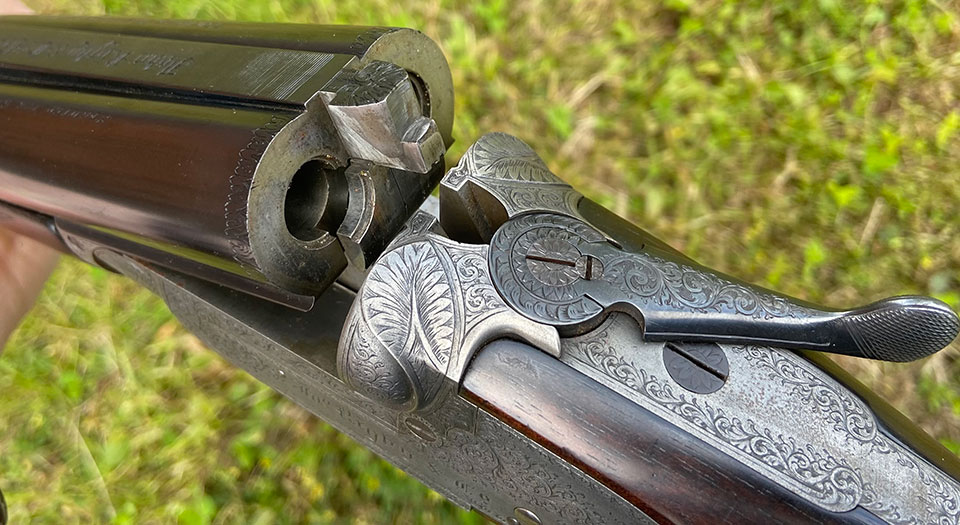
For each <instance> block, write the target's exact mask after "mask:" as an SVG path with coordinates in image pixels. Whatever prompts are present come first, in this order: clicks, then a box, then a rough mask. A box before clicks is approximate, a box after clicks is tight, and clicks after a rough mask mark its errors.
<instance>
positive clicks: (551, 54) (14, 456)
mask: <svg viewBox="0 0 960 525" xmlns="http://www.w3.org/2000/svg"><path fill="white" fill-rule="evenodd" d="M32 6H33V7H35V8H37V9H38V10H40V11H42V12H46V13H75V14H76V13H82V14H111V15H137V16H151V17H176V18H218V19H243V20H261V21H268V22H282V21H298V22H317V23H352V24H384V25H399V26H409V27H415V28H418V29H420V30H422V31H424V32H426V33H427V34H428V35H430V36H431V37H433V38H434V39H435V40H437V41H438V42H439V43H440V45H441V47H442V48H443V49H444V51H445V52H446V53H447V57H448V60H449V61H450V63H451V66H452V68H453V72H454V81H455V84H456V93H457V97H458V98H457V117H456V130H455V131H456V137H457V138H458V142H457V143H456V144H455V145H454V147H453V148H452V149H451V151H450V156H449V160H450V161H451V162H453V161H455V160H456V159H458V158H459V156H460V154H462V152H463V151H464V149H466V147H467V146H469V144H470V143H471V142H472V141H473V140H475V139H476V138H477V137H479V135H481V134H482V133H483V132H486V131H492V130H501V131H506V132H509V133H513V134H516V135H518V136H520V137H522V138H524V139H525V140H526V141H528V142H529V143H530V144H531V145H532V146H534V148H535V149H537V150H538V151H540V152H541V153H542V155H543V156H544V158H545V159H546V160H547V162H548V164H550V166H551V167H552V168H553V169H554V170H555V171H556V172H557V173H560V174H562V175H563V176H564V177H565V178H567V180H569V181H570V182H571V183H573V184H574V185H576V186H577V187H579V188H580V189H582V190H583V191H584V192H585V193H587V194H588V195H589V196H591V197H593V198H595V199H598V200H599V201H600V202H602V203H604V204H605V205H607V206H609V207H611V208H613V209H614V210H616V211H617V212H618V213H620V214H622V215H624V216H626V217H628V218H630V219H632V220H634V221H637V222H638V223H640V224H641V225H643V226H644V227H646V228H648V229H650V230H652V231H654V232H655V233H657V234H658V235H660V236H661V237H663V238H665V239H667V240H668V241H669V242H671V243H672V244H674V245H675V246H677V247H679V248H682V249H683V250H685V251H687V252H688V253H690V254H691V255H692V256H694V257H695V258H697V259H699V260H700V261H702V262H704V263H707V264H710V265H712V266H715V267H718V268H720V269H722V270H725V271H727V272H730V273H733V274H736V275H738V276H740V277H743V278H745V279H748V280H751V281H754V282H757V283H760V284H763V285H766V286H770V287H775V288H778V289H780V290H783V291H784V292H787V293H790V294H793V295H797V296H800V297H804V298H807V299H810V300H814V301H820V302H825V303H827V304H830V305H835V306H844V305H851V304H854V303H863V302H867V301H871V300H874V299H877V298H880V297H882V296H885V295H891V294H898V293H925V294H931V295H934V296H936V297H939V298H941V299H943V300H945V301H946V302H948V303H950V304H951V306H953V307H954V308H955V309H960V109H958V108H960V104H958V101H960V92H958V89H960V52H958V49H960V21H958V16H960V9H958V5H957V3H956V2H920V1H913V0H908V1H871V2H865V3H855V2H840V1H836V0H820V1H817V2H797V3H792V2H790V3H787V2H784V3H782V4H771V3H767V2H757V1H754V2H718V1H707V2H692V1H689V2H688V1H683V0H670V1H668V2H666V3H664V4H661V3H657V2H649V1H647V2H627V1H620V0H582V1H579V2H574V3H572V4H570V5H567V6H564V7H563V8H558V7H557V6H556V5H554V4H553V3H551V2H545V1H542V0H521V1H519V2H515V3H508V2H506V1H505V0H482V1H475V2H451V1H438V0H426V1H423V2H419V3H416V4H411V5H409V6H403V5H401V3H400V2H391V1H387V0H355V1H353V2H338V3H333V2H309V1H303V0H274V1H270V2H261V1H257V0H233V1H224V0H219V1H218V0H172V1H162V0H143V1H135V2H121V1H118V0H109V1H105V2H96V1H80V2H66V1H64V0H38V1H35V2H32ZM958 357H960V349H958V348H957V347H956V345H955V346H953V347H951V348H949V349H948V350H946V351H944V352H941V353H940V354H938V355H937V356H935V357H933V358H931V359H928V360H926V361H923V362H920V363H916V364H910V365H894V364H878V363H871V362H863V361H858V360H855V359H842V360H840V362H841V364H842V365H843V366H845V367H846V368H847V369H849V370H851V371H853V372H854V373H855V374H856V375H857V376H858V377H859V378H860V379H861V380H863V381H865V382H866V383H867V384H869V385H870V386H872V387H873V388H875V389H877V390H878V392H879V393H880V394H882V395H883V396H884V397H886V398H887V399H888V400H890V401H891V402H892V403H893V404H894V405H895V406H896V407H897V408H899V409H900V410H902V411H904V412H905V413H907V414H908V415H909V416H910V417H911V418H913V419H914V420H915V421H917V422H918V423H919V424H920V425H921V426H923V427H924V428H925V429H926V430H927V431H929V432H931V433H932V434H933V435H934V436H936V437H937V438H939V439H940V440H941V441H942V442H943V443H944V444H946V445H947V446H948V447H949V448H951V449H952V450H953V451H954V452H957V451H960V360H958ZM0 450H2V451H3V454H2V455H0V483H2V487H3V489H4V492H5V493H6V494H7V496H8V499H9V501H10V504H11V507H12V508H11V510H12V512H13V520H14V523H21V522H23V523H26V522H29V523H93V522H110V521H111V520H112V521H113V522H115V523H172V522H176V521H179V522H180V523H184V524H189V525H192V524H206V523H263V524H266V523H391V522H392V523H448V522H455V521H461V522H467V523H469V522H476V521H478V518H476V517H475V516H472V515H469V514H467V513H464V512H461V511H459V510H457V509H455V508H453V507H452V506H451V505H450V504H449V503H447V502H445V501H443V500H442V498H440V497H439V496H437V495H436V494H435V493H433V492H431V491H429V490H427V489H425V488H423V487H422V486H420V485H418V484H417V483H416V482H414V481H412V480H411V479H409V478H407V477H406V476H405V475H403V474H402V473H400V472H398V471H396V470H394V469H392V468H391V467H389V466H388V465H386V464H385V463H384V462H382V461H380V460H378V459H376V458H375V457H373V456H372V455H371V454H370V453H368V452H366V451H364V450H363V449H360V448H358V447H356V446H355V445H354V444H352V443H351V442H350V440H348V439H346V438H344V437H343V436H340V435H339V434H337V433H336V432H335V431H333V430H331V429H330V427H328V426H327V425H325V424H323V423H321V422H318V421H316V420H315V419H313V418H311V417H310V416H308V415H307V414H306V413H305V412H304V411H303V410H301V409H299V408H297V407H296V406H294V405H293V404H291V403H290V402H288V401H286V400H285V399H283V398H282V397H281V396H279V395H277V394H275V393H272V392H271V391H269V389H267V388H266V387H264V386H262V385H260V384H258V383H257V382H256V381H254V380H253V379H251V378H250V377H249V376H248V375H246V374H245V373H243V372H240V371H237V370H235V369H232V368H231V367H229V366H228V365H227V364H226V363H225V362H224V361H222V360H221V359H220V358H219V357H217V356H216V354H213V353H211V352H210V351H208V350H206V349H204V348H203V347H202V346H201V345H200V344H199V343H198V342H197V340H196V339H195V338H193V337H192V336H191V335H189V334H187V333H186V332H185V331H184V330H183V329H182V328H181V327H180V326H179V325H178V324H177V323H176V321H174V320H173V319H172V318H171V316H170V314H169V313H168V312H167V310H166V308H165V307H164V306H163V304H162V303H161V302H160V301H159V300H157V299H155V298H153V297H151V296H150V295H149V294H147V293H146V292H144V291H143V290H139V289H137V287H136V286H134V285H132V284H131V283H129V282H127V281H125V280H123V279H121V278H118V277H115V276H112V275H109V274H106V273H105V272H102V271H99V270H96V269H90V268H86V267H83V266H82V265H80V264H79V263H77V262H75V261H65V262H64V263H63V264H62V265H61V267H60V268H59V270H58V271H57V273H56V274H55V276H54V278H53V279H51V281H50V282H49V283H48V285H47V287H46V290H45V292H44V295H43V296H42V298H41V299H40V301H39V303H38V305H37V307H36V309H35V310H34V312H33V313H32V314H31V316H30V317H29V318H28V319H27V320H26V321H25V323H24V324H23V326H22V327H21V328H20V329H19V331H18V332H17V333H16V334H15V335H14V337H13V338H12V340H11V341H10V343H9V344H8V346H7V348H6V353H5V354H4V355H3V357H2V358H0Z"/></svg>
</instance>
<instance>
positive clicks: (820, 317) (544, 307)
mask: <svg viewBox="0 0 960 525" xmlns="http://www.w3.org/2000/svg"><path fill="white" fill-rule="evenodd" d="M441 184H442V186H441V221H442V222H443V226H444V229H445V230H446V231H447V232H448V233H455V232H465V234H464V236H470V234H472V236H473V237H480V238H481V239H482V240H484V241H489V242H490V249H489V252H488V262H489V267H490V274H491V278H492V280H493V284H494V286H495V287H496V289H497V291H498V292H499V293H500V295H501V296H502V297H503V298H504V300H505V301H506V303H507V304H508V305H510V306H511V307H512V308H513V309H515V310H516V311H517V312H519V313H521V314H523V315H524V316H525V317H527V318H529V319H531V320H534V321H537V322H539V323H543V324H546V325H551V326H554V327H556V328H557V329H558V331H559V332H560V334H561V335H564V336H571V335H576V334H579V333H583V332H585V331H588V330H590V329H592V328H593V327H595V326H597V325H598V324H599V323H600V322H601V321H602V320H603V318H604V317H605V315H606V314H607V313H609V312H611V311H622V312H627V313H629V314H631V315H632V316H633V317H634V318H636V319H637V321H638V322H639V323H640V325H641V328H642V330H643V337H644V339H646V340H648V341H701V342H702V341H708V342H718V343H732V344H737V343H740V344H763V345H770V346H776V347H780V348H790V349H809V350H819V351H824V352H832V353H837V354H845V355H851V356H856V357H864V358H868V359H878V360H884V361H912V360H915V359H919V358H921V357H925V356H928V355H930V354H932V353H934V352H936V351H938V350H940V349H942V348H943V347H945V346H946V345H948V344H950V342H951V341H953V339H954V338H955V337H956V336H957V334H958V332H960V318H958V317H957V315H956V314H955V313H954V312H953V311H952V310H951V309H950V307H949V306H947V305H946V304H945V303H943V302H942V301H939V300H936V299H933V298H929V297H915V296H905V297H894V298H890V299H885V300H882V301H879V302H876V303H873V304H870V305H867V306H864V307H862V308H858V309H854V310H849V311H833V310H827V309H823V308H819V307H815V306H813V305H810V304H806V303H803V302H801V301H798V300H795V299H791V298H788V297H785V296H781V295H778V294H776V293H774V292H771V291H769V290H765V289H763V288H760V287H756V286H753V285H750V284H747V283H744V282H741V281H738V280H736V279H733V278H731V277H728V276H725V275H723V274H720V273H718V272H715V271H713V270H710V269H708V268H705V267H703V266H700V265H698V264H696V263H694V262H693V261H690V260H689V259H687V258H686V257H684V256H683V255H681V254H679V253H677V252H675V251H673V250H672V249H669V248H665V247H664V245H663V243H662V242H659V241H657V240H655V239H652V238H650V236H649V234H646V233H645V232H633V233H632V236H633V237H635V238H644V239H648V238H649V241H650V242H643V243H637V242H636V241H635V240H631V241H629V242H628V241H626V240H625V236H624V234H623V231H624V230H623V227H622V226H618V227H617V228H605V227H601V226H600V225H599V224H596V223H600V222H604V221H605V219H603V218H602V217H601V216H599V215H598V214H597V213H596V212H592V213H591V218H590V220H589V221H588V220H587V219H585V218H584V213H583V210H586V209H587V207H586V206H585V203H588V202H589V201H587V200H586V199H583V198H582V196H581V195H580V194H578V193H576V192H575V191H574V190H573V189H572V188H570V186H568V185H567V184H565V183H564V182H563V181H561V180H560V179H558V178H557V177H556V176H555V175H553V174H552V173H550V171H549V170H548V169H547V167H546V166H545V165H544V164H543V161H542V160H540V158H539V157H537V155H536V154H535V153H534V152H533V151H532V150H531V149H530V148H529V146H527V145H526V144H524V143H523V142H522V141H520V140H519V139H516V138H514V137H510V136H508V135H504V134H490V135H487V136H485V137H483V138H481V139H480V140H479V141H478V142H477V143H476V144H474V145H473V146H471V148H470V150H469V151H468V152H467V153H466V154H465V155H464V158H463V159H462V160H461V163H460V165H459V166H457V167H456V168H454V169H453V170H451V173H450V174H449V175H448V176H447V177H445V178H444V180H443V182H442V183H441ZM591 223H594V224H591ZM614 231H616V232H617V233H616V234H615V235H613V236H611V233H612V232H614ZM625 246H626V247H625Z"/></svg>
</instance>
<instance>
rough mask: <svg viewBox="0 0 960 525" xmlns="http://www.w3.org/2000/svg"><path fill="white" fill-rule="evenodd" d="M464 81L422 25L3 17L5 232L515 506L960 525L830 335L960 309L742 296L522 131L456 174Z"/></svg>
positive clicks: (941, 327)
mask: <svg viewBox="0 0 960 525" xmlns="http://www.w3.org/2000/svg"><path fill="white" fill-rule="evenodd" d="M452 96H453V94H452V81H451V77H450V73H449V70H448V69H447V65H446V62H445V61H444V60H443V56H442V53H441V52H440V51H439V49H438V48H437V47H436V45H435V44H433V43H432V42H430V41H429V39H427V38H426V37H425V36H423V35H422V34H420V33H417V32H414V31H410V30H402V29H391V28H354V27H350V28H337V27H315V26H265V25H256V24H221V23H202V24H201V23H193V22H157V21H132V20H123V19H82V18H81V19H76V18H23V17H7V18H0V124H2V125H0V221H2V222H3V224H4V225H6V226H8V227H12V228H16V229H17V230H18V231H21V232H23V233H25V234H27V235H30V236H33V237H36V238H40V239H42V240H45V241H46V242H48V243H50V244H52V245H55V246H58V247H60V248H61V249H63V250H65V251H69V252H70V253H73V254H75V255H77V256H78V257H80V258H82V259H84V260H85V261H87V262H89V263H91V264H96V265H100V266H103V267H106V268H108V269H111V270H113V271H116V272H119V273H122V274H124V275H126V276H128V277H130V278H132V279H134V280H136V281H137V282H139V283H141V284H143V285H144V286H146V287H148V288H149V289H150V290H152V291H153V292H154V293H156V294H158V295H159V296H160V297H162V298H163V299H164V301H165V302H166V303H167V304H168V305H169V306H170V309H171V310H172V311H173V312H174V314H175V315H177V317H178V318H179V319H180V320H181V321H182V322H183V324H184V325H185V326H186V327H187V328H188V329H190V330H191V331H193V332H195V333H196V334H197V335H198V336H199V337H200V338H201V339H202V340H203V341H204V342H205V343H206V344H208V345H209V346H210V347H211V348H213V349H215V350H217V351H218V352H220V353H221V354H222V355H224V356H225V357H226V358H227V359H229V360H230V361H231V362H233V363H234V364H236V365H238V366H240V367H242V368H244V369H245V370H247V371H249V372H250V373H251V374H253V375H254V376H255V377H257V378H258V379H260V380H261V381H263V382H265V383H267V384H268V385H270V386H271V387H273V388H275V389H276V390H278V391H280V392H282V393H283V394H284V395H286V396H288V397H290V398H291V399H293V400H294V401H296V402H297V403H299V404H301V405H302V406H304V407H306V408H307V409H309V410H310V411H312V412H313V413H314V414H316V415H318V416H320V417H322V418H323V419H325V420H326V421H328V422H329V423H331V424H332V425H333V426H335V427H336V428H338V429H339V430H341V431H342V432H344V433H346V434H348V435H350V436H351V437H353V438H354V439H355V440H357V441H358V442H359V443H361V444H363V445H364V446H367V447H369V448H370V449H371V450H373V451H374V452H376V453H378V454H380V455H381V456H383V457H384V458H386V459H388V460H389V461H391V462H393V463H394V464H396V465H398V466H399V467H401V468H403V469H404V470H406V471H407V472H409V473H411V474H412V475H414V476H416V477H417V478H418V479H420V480H422V481H423V482H425V483H426V484H428V485H430V486H431V487H433V488H434V489H436V490H438V491H439V492H440V493H442V494H443V495H445V496H446V497H448V498H449V499H451V500H452V501H454V502H456V503H457V504H459V505H461V506H463V507H465V508H471V509H475V510H477V511H479V512H481V513H483V514H484V515H486V516H488V517H490V518H492V519H494V520H497V521H499V522H502V523H509V524H511V525H516V524H519V523H524V524H529V523H591V524H595V523H604V524H607V523H610V524H620V523H622V524H636V523H651V522H660V523H687V522H699V523H744V522H756V523H808V522H824V523H834V522H843V523H880V522H888V523H956V522H957V521H958V519H960V482H958V479H960V461H958V460H957V458H956V457H955V456H953V455H952V454H950V453H949V452H948V451H946V450H945V449H944V448H943V447H942V446H940V445H939V444H938V443H936V442H935V441H933V440H932V439H931V438H929V437H928V436H926V435H925V434H923V433H922V432H921V431H920V430H919V429H918V428H917V427H916V426H914V425H912V424H911V423H909V422H908V421H906V420H905V419H904V418H903V417H902V416H900V415H899V414H897V413H896V412H895V411H893V409H891V408H890V407H889V405H886V404H885V403H884V402H882V401H880V400H878V399H877V398H876V396H875V395H873V394H872V393H871V392H869V391H867V390H866V389H865V388H864V387H862V385H859V384H857V383H856V382H855V381H854V380H852V379H851V378H850V377H849V376H847V375H845V374H844V372H843V371H842V370H839V369H838V368H837V367H836V365H833V364H832V363H831V362H829V361H828V360H826V359H825V358H824V357H822V356H821V355H820V354H818V353H815V352H811V351H816V352H832V353H840V354H847V355H853V356H858V357H865V358H870V359H880V360H886V361H909V360H913V359H918V358H921V357H924V356H927V355H930V354H932V353H934V352H936V351H938V350H940V349H941V348H943V347H945V346H946V345H948V344H950V342H951V341H953V340H954V338H955V337H956V336H957V333H958V331H960V320H958V317H957V315H956V314H955V313H954V312H953V311H951V310H950V308H949V307H948V306H947V305H946V304H944V303H942V302H940V301H937V300H935V299H932V298H925V297H896V298H891V299H887V300H884V301H880V302H877V303H874V304H872V305H868V306H865V307H862V308H857V309H853V310H849V311H835V310H830V309H825V308H821V307H817V306H814V305H811V304H807V303H804V302H802V301H799V300H796V299H792V298H789V297H785V296H782V295H779V294H777V293H775V292H772V291H770V290H765V289H762V288H759V287H756V286H753V285H750V284H747V283H744V282H741V281H738V280H736V279H735V278H732V277H730V276H726V275H723V274H721V273H719V272H716V271H713V270H710V269H708V268H706V267H704V266H701V265H699V264H697V263H696V262H694V261H692V260H690V259H689V258H688V257H686V256H684V255H683V254H681V253H679V252H677V251H676V250H674V249H673V248H671V247H670V246H669V245H667V244H666V243H664V242H663V241H661V240H659V239H657V238H656V237H654V236H652V235H651V234H649V233H647V232H645V231H643V230H641V229H639V228H636V227H635V226H633V225H631V224H629V223H627V222H626V221H624V220H622V219H620V218H618V217H616V216H615V215H613V214H611V213H610V212H608V211H607V210H605V209H603V208H602V207H600V206H599V205H597V204H596V203H594V202H592V201H590V200H588V199H585V198H584V197H583V196H582V195H581V194H579V193H578V192H577V191H576V190H574V189H573V188H572V187H570V186H569V185H568V184H566V183H565V182H563V181H562V180H561V179H560V178H559V177H557V176H556V175H554V174H553V173H552V172H551V171H550V170H549V169H548V168H547V166H546V164H545V163H544V162H543V160H542V159H541V158H540V157H539V156H538V155H537V154H536V153H535V152H534V151H533V150H532V149H531V148H529V147H528V146H527V145H526V144H525V143H523V142H522V141H521V140H520V139H518V138H516V137H512V136H510V135H506V134H502V133H491V134H488V135H485V136H483V137H481V138H480V139H479V140H478V141H477V142H476V143H474V144H473V145H471V146H470V148H469V149H468V150H467V152H466V154H465V155H464V157H463V158H462V159H461V160H460V162H459V164H458V165H457V166H456V167H454V168H452V169H450V170H449V172H448V173H447V174H446V175H445V176H444V175H443V170H444V161H443V155H444V153H445V151H446V148H447V147H449V146H450V144H451V143H452V137H451V129H452V119H453V111H452V108H453V99H452ZM441 179H442V180H441ZM437 184H439V192H440V196H439V202H438V201H437V200H436V199H433V198H432V197H428V195H429V194H430V192H431V191H432V190H433V189H434V188H435V186H437ZM437 210H439V217H438V213H437Z"/></svg>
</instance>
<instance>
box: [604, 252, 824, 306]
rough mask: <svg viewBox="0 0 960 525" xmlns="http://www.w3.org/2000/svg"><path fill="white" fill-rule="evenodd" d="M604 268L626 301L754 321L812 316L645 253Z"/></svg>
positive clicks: (781, 300)
mask: <svg viewBox="0 0 960 525" xmlns="http://www.w3.org/2000/svg"><path fill="white" fill-rule="evenodd" d="M605 267H606V272H607V276H608V278H609V280H610V281H611V282H614V283H616V284H617V285H618V286H619V287H620V289H621V291H623V293H624V294H626V295H627V296H628V297H631V298H632V299H635V300H636V299H639V300H640V301H641V302H649V303H653V304H657V305H660V306H667V307H670V308H675V309H678V310H689V311H694V312H698V313H706V312H719V313H736V314H740V315H747V316H750V317H753V318H755V319H773V318H777V317H791V318H803V317H809V316H810V315H812V314H813V313H814V310H811V309H808V308H805V307H803V306H799V305H796V304H793V303H791V302H790V301H788V300H787V299H785V298H783V297H779V296H776V295H774V294H771V293H764V292H761V291H758V290H755V289H752V288H751V287H749V286H746V285H743V284H739V283H735V282H733V281H730V280H727V279H723V278H721V277H718V276H716V275H714V274H712V273H709V272H707V271H704V270H703V269H700V268H695V267H692V266H688V265H685V264H680V263H676V262H673V261H668V260H666V259H662V258H660V257H657V256H655V255H652V254H649V253H637V254H627V255H624V256H623V257H621V258H618V259H616V260H613V261H610V262H608V263H606V265H605Z"/></svg>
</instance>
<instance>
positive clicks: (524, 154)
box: [442, 133, 582, 218]
mask: <svg viewBox="0 0 960 525" xmlns="http://www.w3.org/2000/svg"><path fill="white" fill-rule="evenodd" d="M442 184H443V186H445V187H447V188H450V189H452V190H454V191H456V192H461V191H469V189H468V188H467V185H471V186H474V187H476V188H478V189H480V190H482V191H484V192H486V193H488V194H489V195H490V196H492V197H493V198H494V199H496V200H497V201H498V202H499V203H500V205H501V206H503V208H504V210H505V212H506V216H507V218H512V217H514V216H517V215H519V214H521V213H526V212H531V211H549V212H555V213H560V214H564V215H570V216H574V217H576V216H579V213H578V212H577V203H578V202H579V201H580V199H581V198H582V195H580V194H579V193H577V192H576V191H575V190H574V189H573V188H571V187H570V185H569V184H567V183H565V182H563V181H562V180H560V178H559V177H557V176H556V175H554V174H553V173H552V172H551V171H550V169H549V168H547V165H546V164H544V162H543V160H542V159H541V158H540V157H539V156H538V155H537V154H536V152H535V151H533V149H532V148H531V147H530V146H528V145H527V144H526V143H524V142H523V141H522V140H520V139H518V138H517V137H514V136H512V135H508V134H506V133H488V134H486V135H484V136H482V137H480V140H478V141H477V142H476V143H474V144H473V145H472V146H470V149H468V150H467V152H466V153H465V154H464V156H463V158H461V159H460V163H459V164H457V166H456V167H455V168H453V169H451V170H450V172H449V173H447V176H446V177H445V178H444V180H443V183H442Z"/></svg>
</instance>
